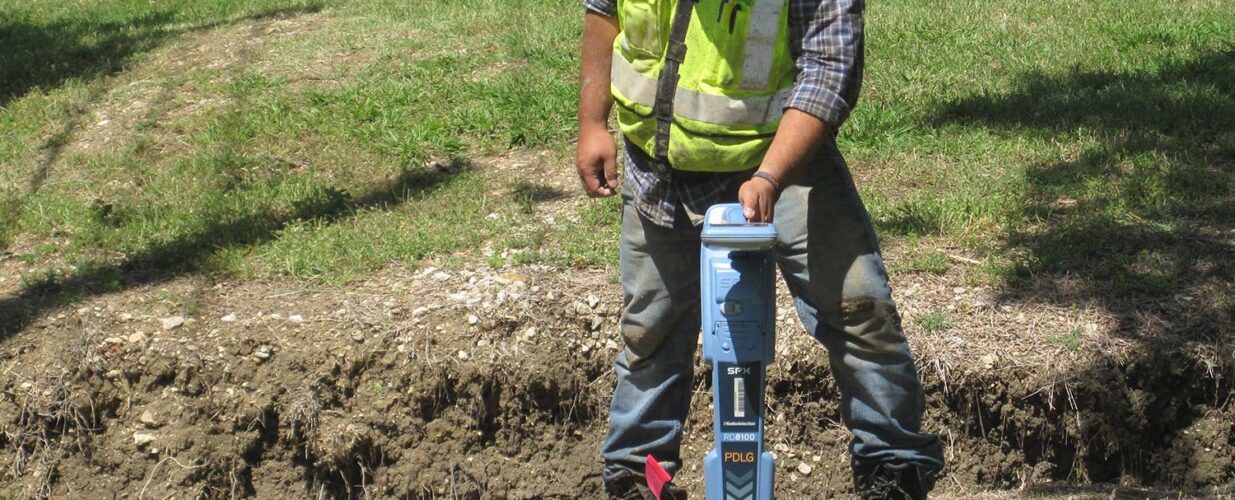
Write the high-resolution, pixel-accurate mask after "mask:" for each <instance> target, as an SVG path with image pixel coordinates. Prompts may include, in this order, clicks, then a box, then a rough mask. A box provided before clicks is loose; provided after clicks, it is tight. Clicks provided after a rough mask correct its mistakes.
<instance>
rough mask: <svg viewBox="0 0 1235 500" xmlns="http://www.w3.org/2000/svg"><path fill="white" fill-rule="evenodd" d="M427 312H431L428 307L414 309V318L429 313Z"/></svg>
mask: <svg viewBox="0 0 1235 500" xmlns="http://www.w3.org/2000/svg"><path fill="white" fill-rule="evenodd" d="M427 312H429V308H428V307H425V306H420V307H417V308H415V309H412V316H420V315H421V314H424V313H427Z"/></svg>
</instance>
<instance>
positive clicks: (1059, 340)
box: [1046, 328, 1084, 351]
mask: <svg viewBox="0 0 1235 500" xmlns="http://www.w3.org/2000/svg"><path fill="white" fill-rule="evenodd" d="M1082 332H1083V330H1081V329H1080V328H1074V329H1072V331H1070V332H1068V333H1065V334H1060V335H1050V336H1048V337H1047V338H1046V340H1048V341H1050V342H1051V343H1052V344H1056V345H1058V346H1060V347H1063V348H1064V349H1067V350H1069V351H1079V350H1081V347H1082V346H1083V345H1084V342H1083V341H1082V340H1081V334H1082Z"/></svg>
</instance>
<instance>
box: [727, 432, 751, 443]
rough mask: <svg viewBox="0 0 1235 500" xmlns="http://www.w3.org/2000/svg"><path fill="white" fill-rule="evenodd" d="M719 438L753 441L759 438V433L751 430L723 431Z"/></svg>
mask: <svg viewBox="0 0 1235 500" xmlns="http://www.w3.org/2000/svg"><path fill="white" fill-rule="evenodd" d="M721 440H722V441H737V442H747V443H753V442H755V441H758V440H759V435H758V434H755V433H753V432H725V433H722V434H721Z"/></svg>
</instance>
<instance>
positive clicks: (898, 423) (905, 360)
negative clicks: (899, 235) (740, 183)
mask: <svg viewBox="0 0 1235 500" xmlns="http://www.w3.org/2000/svg"><path fill="white" fill-rule="evenodd" d="M804 170H807V171H806V172H804V173H803V174H802V175H801V177H800V178H799V179H798V180H797V181H795V182H794V185H792V186H790V187H788V188H786V189H785V192H784V193H782V195H781V198H780V199H779V200H778V202H777V204H776V212H775V217H776V226H777V230H778V238H779V239H780V241H779V242H778V247H777V250H778V255H777V263H778V264H779V265H780V268H781V272H782V274H783V275H784V277H785V281H786V282H787V283H788V285H789V291H790V293H791V294H792V295H793V296H794V300H795V304H796V305H797V309H798V315H799V317H800V318H801V320H802V323H803V325H804V326H805V327H806V330H807V332H809V333H811V334H812V335H813V336H814V337H815V338H816V339H818V340H819V341H820V342H821V343H823V345H824V346H825V347H826V348H827V350H828V357H829V361H830V364H831V367H832V374H833V376H834V377H835V378H836V383H837V386H838V388H839V389H840V393H841V404H840V411H841V419H842V420H843V421H844V423H845V425H846V426H847V427H849V429H850V430H851V431H852V432H853V440H852V442H851V444H850V452H851V455H852V457H853V461H854V465H855V467H856V466H858V465H870V464H881V463H882V464H890V465H910V464H911V465H915V466H917V467H918V470H919V473H921V474H922V475H923V479H924V480H925V481H924V484H926V485H927V486H928V487H929V485H930V484H931V483H930V481H931V479H932V478H933V476H934V474H935V472H937V471H938V470H940V469H941V468H942V467H943V450H942V444H941V443H940V440H939V437H938V436H935V435H932V434H924V433H922V432H921V425H922V413H923V410H924V409H925V398H924V395H923V391H922V383H921V381H920V379H919V376H918V372H917V369H916V368H915V367H914V362H913V357H912V356H911V355H910V351H909V345H908V343H907V342H906V339H905V335H904V332H903V330H902V329H901V324H900V317H899V316H898V314H897V312H896V304H895V303H894V302H893V301H892V294H891V290H890V289H889V287H888V277H887V272H886V271H885V269H884V265H883V259H882V257H881V256H880V254H879V243H878V240H877V239H876V238H875V232H874V228H873V227H872V226H871V222H870V216H869V215H868V214H867V212H866V208H865V207H864V206H863V204H862V200H861V198H860V197H859V195H858V192H857V189H856V188H855V187H854V184H853V179H852V178H851V177H850V175H849V169H848V167H847V166H846V165H845V163H844V159H843V158H842V157H841V156H840V153H839V152H837V151H836V150H835V149H834V146H832V147H827V148H825V149H824V150H823V151H822V152H821V153H820V154H819V155H818V157H817V159H816V160H815V161H814V162H813V163H812V165H810V166H808V167H804Z"/></svg>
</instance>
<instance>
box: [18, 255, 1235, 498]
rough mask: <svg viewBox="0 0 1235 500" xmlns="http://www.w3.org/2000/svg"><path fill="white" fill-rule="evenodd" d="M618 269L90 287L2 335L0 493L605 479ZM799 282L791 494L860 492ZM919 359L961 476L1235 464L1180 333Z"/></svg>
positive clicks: (490, 487) (381, 489) (787, 422)
mask: <svg viewBox="0 0 1235 500" xmlns="http://www.w3.org/2000/svg"><path fill="white" fill-rule="evenodd" d="M611 281H612V280H611V276H610V274H609V273H608V272H602V271H595V272H591V271H570V272H563V271H562V270H560V269H554V268H548V267H537V266H524V267H514V268H507V269H500V270H494V269H487V268H477V269H448V270H439V269H437V268H433V267H428V268H423V269H419V270H409V269H388V270H386V271H385V272H382V273H378V274H376V275H375V277H374V278H372V279H371V280H369V281H366V282H363V283H360V284H356V285H353V286H348V287H344V288H325V289H302V288H297V287H295V286H294V285H289V284H286V283H282V282H261V281H256V282H255V281H219V282H212V281H208V280H205V279H202V278H181V279H178V280H175V281H171V282H167V283H164V284H162V285H159V286H151V287H139V288H133V289H130V290H127V291H124V292H121V293H117V294H113V295H106V296H98V297H93V298H90V299H88V300H86V301H84V302H81V303H79V304H78V305H76V306H73V307H66V308H63V309H62V310H56V311H53V312H51V313H50V314H46V315H45V316H44V317H42V318H40V319H37V320H35V321H34V322H33V323H31V324H30V325H29V326H28V327H26V328H25V330H24V331H22V332H20V333H19V334H18V335H15V336H13V337H10V338H6V339H4V341H3V344H2V346H3V350H2V351H0V370H2V373H3V378H2V380H3V382H0V429H2V431H3V432H0V449H3V450H4V453H3V454H2V455H0V466H3V470H4V471H5V477H6V479H5V480H4V481H3V482H0V494H3V495H11V496H17V497H25V496H32V497H47V496H88V497H97V498H113V497H114V498H120V497H123V498H131V497H137V498H166V497H169V496H171V497H189V496H205V497H222V496H227V497H232V496H256V497H260V498H275V497H282V496H285V495H288V494H292V495H293V496H312V497H348V496H357V497H359V496H365V497H389V496H395V497H417V498H425V497H437V496H450V497H464V498H482V497H493V496H496V497H511V498H529V497H578V496H587V497H596V496H599V495H600V481H599V477H598V475H597V472H598V470H599V465H600V463H599V461H598V458H597V456H596V450H597V448H598V446H599V443H600V441H601V439H602V437H603V434H604V430H605V423H606V422H605V416H606V408H607V402H608V397H609V394H610V391H611V386H612V383H613V380H612V375H611V370H610V363H611V362H612V358H613V356H615V355H616V353H617V352H618V349H619V344H618V338H617V332H616V319H617V316H618V313H619V310H620V296H619V289H618V287H617V286H616V285H615V284H613V283H612V282H611ZM784 299H785V297H783V296H782V304H781V306H782V313H781V320H782V323H781V326H780V328H781V331H782V332H783V337H782V341H781V342H780V345H779V346H778V350H779V351H780V352H779V356H780V358H779V359H780V361H779V362H778V363H777V364H775V365H774V366H773V369H772V371H771V374H770V383H769V394H770V397H769V401H768V412H769V417H768V418H769V434H768V443H769V446H770V447H771V449H772V450H774V452H775V453H776V455H777V459H778V461H779V463H780V466H781V467H782V468H781V472H780V476H779V477H778V491H779V492H780V494H781V495H782V496H787V497H803V496H805V497H832V496H838V495H842V494H845V493H846V492H847V491H848V489H847V488H848V484H849V476H848V469H847V458H846V443H847V439H848V438H847V433H846V431H845V430H844V428H843V427H842V426H841V425H840V424H839V423H838V422H837V420H838V419H837V406H836V400H837V391H836V388H835V385H834V384H833V382H832V380H831V378H830V376H829V370H828V367H827V364H826V361H825V359H826V358H825V356H824V353H823V351H822V348H820V347H818V346H817V345H815V344H814V342H813V340H809V339H808V338H807V336H806V335H802V334H801V332H800V327H798V326H797V325H796V319H794V318H793V317H792V315H790V314H788V311H789V310H790V309H788V307H787V306H788V304H787V303H785V302H784ZM906 302H909V303H913V300H907V301H906ZM907 309H912V307H908V308H907ZM13 312H16V311H12V310H10V311H7V313H13ZM912 330H913V329H912V328H911V333H912ZM927 340H928V338H927V335H925V334H919V335H914V336H913V342H914V345H915V347H918V346H921V345H923V342H924V341H927ZM919 351H928V350H927V349H920V350H919ZM988 362H989V363H990V365H985V363H988ZM919 363H920V366H921V367H923V374H924V376H925V380H926V383H927V391H928V395H929V408H930V411H929V414H928V418H927V422H926V424H925V426H926V428H927V429H930V430H932V431H935V432H940V433H941V434H942V435H943V436H944V439H945V441H946V442H947V443H948V452H947V457H948V460H949V467H948V472H947V475H946V476H945V477H944V478H943V479H942V480H941V482H940V489H941V492H942V493H943V494H944V495H945V496H947V495H952V496H970V495H974V494H977V493H978V492H984V491H987V490H994V489H1004V488H1009V489H1010V488H1024V487H1037V488H1040V487H1042V485H1044V484H1052V482H1055V481H1064V480H1074V481H1079V482H1113V483H1116V484H1119V485H1122V487H1123V488H1124V489H1125V491H1131V492H1138V491H1139V492H1142V493H1144V492H1152V491H1153V490H1138V489H1136V488H1139V487H1145V486H1150V485H1152V486H1157V487H1172V488H1183V489H1185V490H1186V491H1196V492H1200V493H1197V494H1198V495H1209V494H1218V493H1220V492H1222V491H1228V492H1229V488H1230V486H1231V484H1232V479H1233V478H1235V423H1233V422H1235V418H1232V417H1235V415H1233V414H1232V408H1231V406H1230V404H1229V401H1228V399H1229V396H1230V393H1231V392H1230V383H1229V376H1230V373H1231V372H1230V366H1226V367H1209V368H1207V367H1205V366H1203V365H1201V364H1198V363H1196V362H1193V361H1189V360H1188V359H1187V356H1186V355H1185V354H1183V353H1170V352H1162V353H1154V354H1151V355H1148V356H1146V357H1144V358H1143V359H1137V360H1134V361H1132V362H1128V363H1113V362H1112V364H1110V365H1105V366H1094V367H1091V368H1089V369H1088V371H1087V372H1085V373H1076V372H1074V373H1073V374H1074V375H1075V376H1072V377H1069V378H1066V379H1060V380H1058V381H1057V382H1056V383H1055V384H1054V385H1050V386H1041V385H1038V384H1040V383H1041V382H1040V380H1038V379H1037V378H1035V377H1028V376H1025V375H1024V374H1023V373H1020V372H1019V371H1018V369H1017V367H1016V366H1014V365H1005V364H1004V363H1003V362H1002V361H999V360H992V359H990V358H986V359H982V358H980V357H979V358H978V359H977V363H964V364H960V365H957V366H954V367H952V368H951V369H950V370H949V372H948V373H949V375H948V376H947V377H946V378H944V377H941V375H940V374H941V373H944V372H943V371H942V370H938V369H931V368H930V367H932V366H934V360H932V359H929V358H922V359H920V360H919ZM1039 372H1040V370H1039ZM696 375H697V380H699V381H706V380H708V377H707V368H706V367H704V366H702V365H700V366H699V367H698V369H697V373H696ZM709 390H710V389H709V387H707V384H706V383H705V382H700V383H699V384H698V385H697V391H696V392H697V394H696V395H697V397H696V398H695V399H694V405H693V408H692V419H691V421H690V422H689V424H688V435H689V438H688V440H687V442H686V443H685V449H684V454H685V457H684V458H685V460H686V462H687V463H688V464H691V465H689V466H688V467H686V469H685V470H683V471H682V472H681V473H680V475H679V482H680V483H682V485H683V486H685V487H687V488H689V489H690V490H691V491H692V493H695V494H696V495H700V496H701V486H702V485H701V482H700V481H701V476H702V474H701V472H700V471H699V466H698V464H699V463H700V461H701V460H702V457H703V455H704V454H705V453H706V452H707V450H708V449H709V448H710V447H711V446H710V443H711V435H710V414H711V412H710V410H709V404H710V401H709V400H710V398H709V397H708V392H709ZM802 464H805V466H802ZM802 471H809V475H806V474H803V473H802ZM1118 487H1119V486H1113V488H1116V489H1117V488H1118ZM1222 488H1227V490H1222ZM1030 491H1034V490H1032V489H1031V490H1030ZM1070 494H1071V493H1070ZM1104 494H1105V493H1104Z"/></svg>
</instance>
